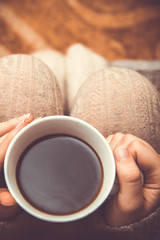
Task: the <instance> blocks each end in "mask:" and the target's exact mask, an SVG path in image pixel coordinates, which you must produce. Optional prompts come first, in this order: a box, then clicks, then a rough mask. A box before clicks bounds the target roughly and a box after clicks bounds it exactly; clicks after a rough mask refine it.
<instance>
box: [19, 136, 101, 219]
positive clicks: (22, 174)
mask: <svg viewBox="0 0 160 240" xmlns="http://www.w3.org/2000/svg"><path fill="white" fill-rule="evenodd" d="M16 177H17V183H18V186H19V189H20V191H21V193H22V195H23V196H24V197H25V199H26V200H27V201H28V202H29V203H30V204H31V205H32V206H34V207H35V208H36V209H39V210H40V211H42V212H46V213H49V214H53V215H68V214H73V213H75V212H78V211H80V210H82V209H84V208H86V207H87V206H88V205H90V204H91V203H92V202H93V200H94V199H95V198H96V197H97V195H98V193H99V192H100V189H101V186H102V182H103V170H102V166H101V162H100V159H99V157H98V155H97V154H96V152H95V151H94V150H93V149H92V148H91V147H90V146H89V145H88V144H86V143H85V142H83V141H81V140H80V139H78V138H75V137H72V136H69V135H49V136H45V137H42V138H40V139H38V140H36V141H34V142H33V143H32V144H30V145H29V146H28V147H27V148H26V150H25V151H24V152H23V154H22V155H21V156H20V159H19V162H18V165H17V171H16Z"/></svg>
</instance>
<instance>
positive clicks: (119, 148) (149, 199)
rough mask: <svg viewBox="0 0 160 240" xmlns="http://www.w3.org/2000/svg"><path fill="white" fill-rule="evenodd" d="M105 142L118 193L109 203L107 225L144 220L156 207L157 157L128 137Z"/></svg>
mask: <svg viewBox="0 0 160 240" xmlns="http://www.w3.org/2000/svg"><path fill="white" fill-rule="evenodd" d="M107 141H108V143H109V145H110V147H111V149H112V151H113V154H114V156H115V161H116V168H117V177H118V181H119V187H120V190H119V193H118V194H117V195H116V196H114V197H113V198H111V199H110V200H109V202H108V204H107V206H106V211H105V215H106V221H107V223H108V225H110V226H116V227H119V226H122V225H127V224H131V223H133V222H136V221H138V220H140V219H142V218H145V217H147V216H148V215H149V214H150V213H151V212H152V211H154V210H155V209H156V208H157V207H158V206H159V204H160V155H159V154H158V153H157V152H156V151H155V150H154V149H153V148H152V147H151V146H150V145H149V144H148V143H146V142H145V141H143V140H142V139H140V138H138V137H136V136H133V135H131V134H122V133H116V134H114V135H110V136H109V137H108V138H107ZM141 172H142V173H143V176H144V180H143V179H142V176H141Z"/></svg>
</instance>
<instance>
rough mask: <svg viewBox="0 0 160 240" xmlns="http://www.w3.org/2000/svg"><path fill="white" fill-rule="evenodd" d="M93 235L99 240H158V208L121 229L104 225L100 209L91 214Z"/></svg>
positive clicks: (159, 222) (159, 214)
mask: <svg viewBox="0 0 160 240" xmlns="http://www.w3.org/2000/svg"><path fill="white" fill-rule="evenodd" d="M93 226H94V230H95V232H96V233H95V235H97V237H98V236H99V239H101V240H108V239H111V240H119V239H123V240H142V239H144V240H151V239H152V240H159V238H160V207H158V208H157V209H156V210H155V211H154V212H152V213H151V214H150V215H149V216H148V217H146V218H143V219H141V220H140V221H138V222H135V223H132V224H130V225H126V226H121V227H110V226H108V225H107V224H106V223H105V220H104V217H103V213H102V211H101V209H99V210H98V211H96V212H95V213H94V214H93Z"/></svg>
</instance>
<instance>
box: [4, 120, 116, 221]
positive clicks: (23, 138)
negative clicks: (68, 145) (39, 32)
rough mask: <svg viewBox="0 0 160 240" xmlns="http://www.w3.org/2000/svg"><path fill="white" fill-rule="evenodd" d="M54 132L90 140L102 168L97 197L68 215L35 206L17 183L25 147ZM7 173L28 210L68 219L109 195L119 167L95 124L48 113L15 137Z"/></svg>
mask: <svg viewBox="0 0 160 240" xmlns="http://www.w3.org/2000/svg"><path fill="white" fill-rule="evenodd" d="M51 134H65V135H71V136H72V137H76V138H78V139H80V140H82V141H84V142H86V143H87V144H89V146H91V148H92V149H94V151H95V152H96V153H97V155H98V156H99V159H100V161H101V165H102V169H103V181H102V186H101V189H100V192H99V194H98V195H97V197H96V198H95V199H94V201H93V202H92V203H91V204H89V206H87V207H86V208H84V209H82V210H80V211H78V212H76V213H73V214H69V215H53V214H48V213H45V212H42V211H40V210H38V209H36V208H35V207H33V206H32V205H31V204H30V203H28V201H27V200H26V199H25V198H24V196H23V195H22V193H21V191H20V189H19V187H18V184H17V179H16V168H17V163H18V160H19V158H20V156H21V154H22V153H23V151H24V150H25V149H26V148H27V146H28V145H30V144H31V143H32V142H33V141H35V140H37V139H39V138H41V137H44V136H46V135H51ZM4 173H5V180H6V184H7V186H8V189H9V191H10V193H11V194H12V196H13V197H14V198H15V200H16V201H17V203H18V204H19V205H20V206H21V207H22V208H23V209H24V210H25V211H26V212H28V213H30V214H31V215H33V216H35V217H37V218H40V219H42V220H46V221H51V222H68V221H74V220H78V219H80V218H83V217H85V216H87V215H89V214H91V213H92V212H93V211H95V210H96V209H97V208H98V207H99V206H100V205H101V204H102V203H103V202H104V201H105V200H106V199H107V197H108V196H109V195H110V194H111V191H112V188H113V185H114V181H115V175H116V168H115V161H114V157H113V154H112V151H111V149H110V147H109V145H108V143H107V141H106V139H105V138H104V137H103V136H102V134H101V133H100V132H99V131H98V130H96V129H95V128H94V127H93V126H91V125H90V124H88V123H86V122H85V121H82V120H80V119H77V118H74V117H68V116H49V117H45V118H42V119H40V120H37V121H33V122H32V123H30V124H29V125H27V126H26V127H25V128H23V129H22V130H21V131H20V132H19V133H18V134H17V135H16V136H15V137H14V139H13V140H12V142H11V143H10V145H9V147H8V150H7V153H6V156H5V162H4Z"/></svg>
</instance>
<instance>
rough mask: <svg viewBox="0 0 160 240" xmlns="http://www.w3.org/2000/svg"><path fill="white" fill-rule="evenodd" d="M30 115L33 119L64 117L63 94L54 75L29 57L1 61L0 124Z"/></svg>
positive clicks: (33, 58) (11, 57)
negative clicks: (48, 116) (54, 116)
mask: <svg viewBox="0 0 160 240" xmlns="http://www.w3.org/2000/svg"><path fill="white" fill-rule="evenodd" d="M28 112H31V113H32V114H33V116H34V117H35V118H36V117H40V116H41V117H43V116H47V115H60V114H63V106H62V99H61V92H60V88H59V85H58V83H57V80H56V78H55V76H54V74H53V72H52V71H51V70H50V69H49V68H48V67H47V65H45V64H44V63H43V62H42V61H41V60H39V59H38V58H35V57H33V56H29V55H22V54H17V55H9V56H6V57H3V58H1V59H0V122H2V121H6V120H8V119H10V118H13V117H18V116H21V115H23V114H25V113H28Z"/></svg>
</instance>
